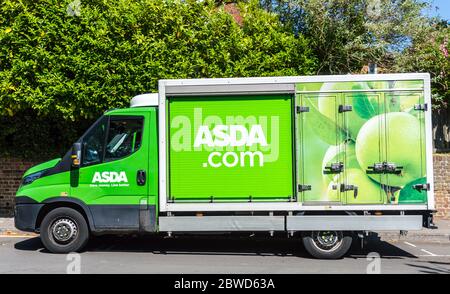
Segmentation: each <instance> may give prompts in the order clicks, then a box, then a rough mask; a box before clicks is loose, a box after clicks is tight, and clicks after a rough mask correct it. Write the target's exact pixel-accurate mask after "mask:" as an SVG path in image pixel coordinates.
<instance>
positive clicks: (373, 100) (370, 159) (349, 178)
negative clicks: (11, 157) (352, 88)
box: [338, 91, 386, 204]
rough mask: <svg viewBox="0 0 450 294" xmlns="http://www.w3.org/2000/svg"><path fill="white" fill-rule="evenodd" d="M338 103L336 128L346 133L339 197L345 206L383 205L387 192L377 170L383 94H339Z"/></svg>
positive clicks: (380, 153) (379, 157)
mask: <svg viewBox="0 0 450 294" xmlns="http://www.w3.org/2000/svg"><path fill="white" fill-rule="evenodd" d="M341 103H342V104H340V105H339V106H338V113H339V125H340V126H341V128H342V129H343V130H345V140H344V142H343V146H344V151H343V154H344V167H345V168H344V173H343V179H342V181H341V182H340V187H339V189H340V191H341V193H343V196H342V197H343V198H344V199H345V203H346V204H381V203H384V202H385V201H386V193H385V191H384V187H383V185H381V184H380V183H382V182H384V180H383V179H385V178H386V175H385V174H384V172H383V170H380V168H379V166H380V165H382V163H383V161H384V160H383V158H384V155H383V150H384V149H383V147H382V141H383V139H382V138H381V135H382V133H383V130H384V129H385V128H386V125H385V123H384V121H385V113H386V111H385V103H384V100H383V94H382V93H375V92H364V91H361V92H353V93H342V99H341ZM367 134H368V135H367ZM366 135H367V136H366ZM366 137H367V138H366ZM358 156H359V157H360V158H359V161H358ZM361 163H362V166H361Z"/></svg>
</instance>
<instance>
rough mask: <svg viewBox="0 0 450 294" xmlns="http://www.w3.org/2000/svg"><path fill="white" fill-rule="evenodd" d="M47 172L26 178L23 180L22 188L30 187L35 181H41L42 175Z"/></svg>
mask: <svg viewBox="0 0 450 294" xmlns="http://www.w3.org/2000/svg"><path fill="white" fill-rule="evenodd" d="M45 171H46V170H41V171H38V172H35V173H32V174H30V175H28V176H26V177H25V178H23V180H22V186H24V185H28V184H31V183H33V182H34V181H35V180H37V179H39V178H40V177H42V174H43V173H44V172H45Z"/></svg>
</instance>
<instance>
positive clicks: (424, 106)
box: [414, 103, 428, 111]
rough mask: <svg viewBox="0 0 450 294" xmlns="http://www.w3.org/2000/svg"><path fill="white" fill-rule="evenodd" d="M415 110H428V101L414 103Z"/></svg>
mask: <svg viewBox="0 0 450 294" xmlns="http://www.w3.org/2000/svg"><path fill="white" fill-rule="evenodd" d="M414 110H420V111H427V110H428V104H427V103H424V104H415V105H414Z"/></svg>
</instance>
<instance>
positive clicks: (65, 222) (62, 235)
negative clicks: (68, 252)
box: [51, 218, 78, 243]
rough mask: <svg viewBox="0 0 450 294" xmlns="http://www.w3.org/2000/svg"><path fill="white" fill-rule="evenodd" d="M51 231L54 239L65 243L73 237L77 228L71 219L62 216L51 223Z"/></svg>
mask: <svg viewBox="0 0 450 294" xmlns="http://www.w3.org/2000/svg"><path fill="white" fill-rule="evenodd" d="M51 231H52V235H53V237H54V238H55V240H56V241H58V242H60V243H66V242H69V241H71V240H72V239H74V238H75V236H76V235H77V232H78V229H77V225H76V224H75V223H74V222H73V221H72V220H70V219H67V218H62V219H59V220H57V221H55V222H54V223H53V225H52V228H51Z"/></svg>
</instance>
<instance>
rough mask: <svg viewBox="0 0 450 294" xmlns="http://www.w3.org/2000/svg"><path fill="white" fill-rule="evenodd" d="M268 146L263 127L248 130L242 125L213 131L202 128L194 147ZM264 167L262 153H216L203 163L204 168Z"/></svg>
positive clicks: (218, 127) (223, 126)
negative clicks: (256, 165)
mask: <svg viewBox="0 0 450 294" xmlns="http://www.w3.org/2000/svg"><path fill="white" fill-rule="evenodd" d="M258 144H259V145H260V146H267V140H266V136H265V135H264V132H263V129H262V127H261V125H252V126H251V128H250V130H247V128H245V126H242V125H231V126H227V125H217V126H215V127H214V128H213V129H212V130H210V129H209V127H208V126H200V128H199V129H198V132H197V135H196V137H195V141H194V147H200V146H202V145H206V146H208V147H227V146H230V147H240V146H247V147H252V146H254V145H258ZM256 163H257V164H258V165H259V166H264V155H263V153H262V152H261V151H241V152H235V151H228V152H225V153H222V152H219V151H214V152H211V153H210V154H209V156H208V158H207V162H205V163H203V167H208V166H211V167H214V168H217V167H221V166H225V167H235V166H242V167H243V166H246V165H248V166H250V167H253V166H255V164H256Z"/></svg>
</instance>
